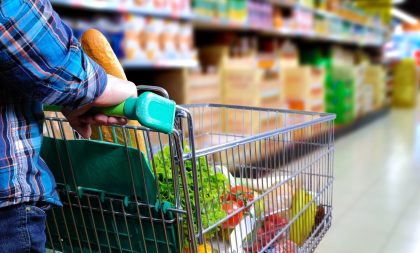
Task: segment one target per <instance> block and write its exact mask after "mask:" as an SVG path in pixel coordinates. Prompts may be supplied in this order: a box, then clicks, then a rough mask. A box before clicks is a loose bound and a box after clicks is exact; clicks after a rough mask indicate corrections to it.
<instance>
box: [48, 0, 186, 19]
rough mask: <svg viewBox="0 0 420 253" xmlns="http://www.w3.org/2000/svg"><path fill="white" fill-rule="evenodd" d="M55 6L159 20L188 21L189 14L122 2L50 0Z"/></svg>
mask: <svg viewBox="0 0 420 253" xmlns="http://www.w3.org/2000/svg"><path fill="white" fill-rule="evenodd" d="M51 3H52V4H53V5H55V6H60V7H69V8H77V9H82V10H83V9H85V10H92V11H105V12H115V13H130V14H137V15H144V16H154V17H161V18H171V19H182V20H190V19H191V17H192V15H191V14H181V13H171V12H170V11H157V10H155V9H153V8H141V7H137V6H130V5H129V4H127V3H123V1H115V3H113V2H112V1H108V2H106V1H100V0H51Z"/></svg>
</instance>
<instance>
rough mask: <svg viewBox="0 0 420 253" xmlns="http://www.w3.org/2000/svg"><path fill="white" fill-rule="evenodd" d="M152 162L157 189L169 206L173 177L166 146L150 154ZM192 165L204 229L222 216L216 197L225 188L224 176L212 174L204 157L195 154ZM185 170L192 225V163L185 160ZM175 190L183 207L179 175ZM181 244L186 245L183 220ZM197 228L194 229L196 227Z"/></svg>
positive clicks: (208, 234) (173, 201) (186, 236)
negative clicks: (194, 163)
mask: <svg viewBox="0 0 420 253" xmlns="http://www.w3.org/2000/svg"><path fill="white" fill-rule="evenodd" d="M185 152H190V150H189V147H188V146H186V147H185ZM153 160H154V163H155V166H156V172H157V177H158V181H159V191H160V195H161V197H162V200H163V201H168V202H170V203H171V204H172V205H174V204H175V192H174V179H173V174H172V168H171V154H170V149H169V147H168V146H166V147H165V148H164V149H163V152H162V151H161V152H159V153H157V154H156V155H155V156H154V159H153ZM196 160H197V161H196V168H197V173H198V189H199V193H200V197H199V200H200V208H201V210H200V211H201V214H202V224H203V228H207V227H209V226H211V225H213V224H215V223H216V222H217V221H219V220H221V219H222V218H224V217H225V216H226V213H225V211H224V210H223V209H222V205H221V203H220V196H221V195H222V194H223V193H224V192H225V191H226V187H227V179H226V177H225V176H224V175H223V174H222V173H219V172H218V173H216V172H215V171H214V168H213V166H212V165H211V164H209V162H208V160H207V158H206V157H199V158H197V159H196ZM185 169H186V174H187V182H188V186H187V188H188V191H189V195H190V199H189V201H190V203H191V206H192V211H193V220H194V224H197V218H196V214H197V208H196V205H195V201H194V183H193V174H192V162H191V160H188V161H186V162H185ZM177 180H178V181H179V193H180V200H181V206H182V207H183V208H185V201H186V199H185V197H184V192H183V190H182V189H183V188H182V182H181V178H180V176H179V177H178V179H177ZM182 224H183V225H182V226H183V234H184V239H185V242H184V245H186V247H188V245H189V243H188V228H187V222H185V221H184V222H183V223H182ZM196 229H197V228H196ZM216 232H217V229H213V230H212V231H210V232H208V233H207V234H206V235H207V236H212V235H214V234H215V233H216Z"/></svg>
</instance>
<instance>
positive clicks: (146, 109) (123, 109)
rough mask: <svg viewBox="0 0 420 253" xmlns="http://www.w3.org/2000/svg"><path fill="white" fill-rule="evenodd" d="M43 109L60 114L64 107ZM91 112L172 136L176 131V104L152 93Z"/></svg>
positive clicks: (96, 108)
mask: <svg viewBox="0 0 420 253" xmlns="http://www.w3.org/2000/svg"><path fill="white" fill-rule="evenodd" d="M43 109H44V111H53V112H60V111H61V110H62V107H61V106H56V105H44V107H43ZM91 110H92V111H93V112H101V113H103V114H105V115H108V116H119V117H127V118H128V119H130V120H137V121H139V122H140V124H142V125H143V126H145V127H148V128H150V129H153V130H156V131H159V132H163V133H166V134H171V133H172V132H173V130H174V122H175V111H176V103H175V102H174V101H173V100H170V99H167V98H164V97H162V96H159V95H156V94H154V93H152V92H144V93H142V94H141V95H140V96H139V97H137V98H127V99H126V100H125V101H124V102H122V103H121V104H119V105H115V106H110V107H95V108H92V109H91Z"/></svg>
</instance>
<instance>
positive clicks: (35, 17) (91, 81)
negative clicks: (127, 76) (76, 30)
mask: <svg viewBox="0 0 420 253" xmlns="http://www.w3.org/2000/svg"><path fill="white" fill-rule="evenodd" d="M0 21H1V22H0V252H7V253H13V252H45V242H46V236H45V220H46V214H45V210H46V209H48V208H49V207H50V206H54V205H56V206H61V202H60V200H59V197H58V194H57V192H56V184H55V181H54V177H53V175H52V174H51V172H50V170H49V169H48V168H47V165H46V164H45V162H44V161H43V160H42V158H41V157H40V148H41V144H42V132H43V130H42V125H43V117H44V114H43V111H42V105H43V104H49V105H60V106H62V107H63V108H64V109H63V111H62V112H63V114H64V115H65V117H66V118H67V119H68V121H69V122H70V124H71V126H72V127H73V128H74V129H75V130H76V131H77V132H78V133H80V134H81V135H82V136H83V137H85V138H88V137H89V136H90V134H91V125H92V124H99V125H109V124H120V125H122V124H126V122H127V120H126V119H125V118H118V117H107V116H105V115H103V114H94V115H92V114H90V113H89V109H90V108H92V107H101V106H111V105H115V104H119V103H120V102H122V101H124V100H125V99H126V98H128V97H131V96H137V91H136V87H135V85H134V84H133V83H131V82H128V81H124V80H120V79H118V78H116V77H113V76H110V75H107V74H106V73H105V72H104V70H103V69H102V68H101V67H100V66H98V64H96V63H95V62H94V61H93V60H92V59H90V58H89V57H88V56H87V55H86V54H85V53H84V52H83V50H82V48H81V46H80V44H79V42H78V41H77V39H76V38H75V37H74V36H73V34H72V31H71V29H70V28H69V27H68V26H67V25H65V24H64V23H63V22H62V20H61V19H60V17H59V16H58V15H57V14H56V13H55V12H54V11H53V9H52V7H51V3H50V2H49V1H48V0H1V1H0Z"/></svg>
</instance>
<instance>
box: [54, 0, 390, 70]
mask: <svg viewBox="0 0 420 253" xmlns="http://www.w3.org/2000/svg"><path fill="white" fill-rule="evenodd" d="M51 2H52V3H53V4H54V5H56V6H60V7H67V8H76V9H79V10H91V11H105V12H111V13H129V14H135V15H142V16H153V17H159V18H167V19H179V20H184V21H191V22H192V23H193V25H194V29H197V30H236V31H249V32H254V33H257V34H258V35H269V36H278V37H290V38H299V39H306V40H309V41H319V42H328V43H337V44H343V45H355V46H360V47H380V46H381V45H382V44H383V43H382V42H381V41H379V42H372V41H360V40H354V39H353V38H346V37H342V36H331V35H326V34H317V33H315V32H303V31H293V30H291V29H275V28H262V27H256V26H252V25H248V24H245V23H237V22H232V21H230V20H223V19H214V18H210V17H202V16H198V15H194V13H192V12H191V13H184V14H181V13H170V12H164V11H156V10H154V9H153V8H140V7H138V6H133V5H130V4H124V1H114V2H115V3H113V4H112V1H111V2H104V1H100V0H87V1H82V0H51ZM117 2H118V4H117ZM271 3H272V4H274V5H276V6H280V7H284V8H300V9H304V10H307V11H310V12H312V13H313V14H314V15H320V16H322V17H324V18H327V19H334V20H337V21H340V22H348V23H350V24H352V25H353V26H359V27H363V29H366V30H370V31H372V32H380V33H383V34H385V33H386V32H387V30H386V28H385V27H378V26H373V25H366V24H360V23H356V22H353V21H350V20H346V19H343V18H342V17H340V16H338V15H337V14H335V13H331V12H328V11H324V10H318V9H312V8H309V7H307V6H304V5H301V4H288V3H284V2H282V1H278V0H277V1H276V0H271ZM133 65H134V66H135V65H137V66H139V67H142V66H144V67H149V65H148V64H129V66H130V67H132V66H133ZM163 65H166V64H163ZM183 65H184V64H175V65H174V66H173V67H182V66H183ZM186 65H187V66H186V67H189V66H190V65H191V64H186ZM152 66H157V67H160V64H152Z"/></svg>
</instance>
